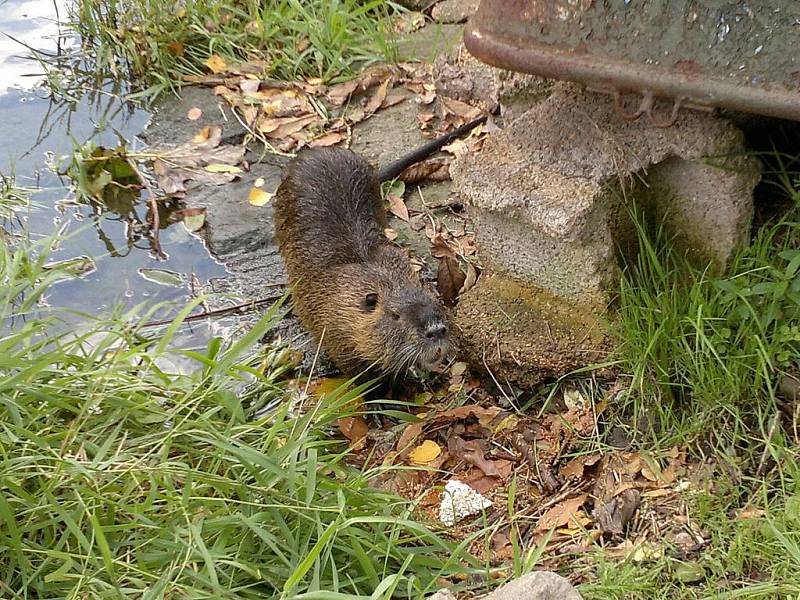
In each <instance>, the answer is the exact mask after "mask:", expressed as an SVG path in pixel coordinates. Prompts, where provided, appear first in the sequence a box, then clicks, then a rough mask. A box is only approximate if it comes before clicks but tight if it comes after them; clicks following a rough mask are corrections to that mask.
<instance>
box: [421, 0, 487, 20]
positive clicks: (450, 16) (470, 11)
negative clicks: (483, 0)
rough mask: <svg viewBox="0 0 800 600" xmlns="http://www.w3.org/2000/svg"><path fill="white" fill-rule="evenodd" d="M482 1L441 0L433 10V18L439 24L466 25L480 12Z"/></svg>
mask: <svg viewBox="0 0 800 600" xmlns="http://www.w3.org/2000/svg"><path fill="white" fill-rule="evenodd" d="M478 4H480V0H441V2H437V3H436V4H435V5H434V7H433V8H432V9H431V17H433V19H434V20H435V21H438V22H439V23H464V22H466V20H467V19H469V18H470V17H471V16H472V15H474V14H475V12H476V11H477V10H478Z"/></svg>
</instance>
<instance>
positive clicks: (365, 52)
mask: <svg viewBox="0 0 800 600" xmlns="http://www.w3.org/2000/svg"><path fill="white" fill-rule="evenodd" d="M397 10H398V7H397V5H395V4H394V3H392V2H389V1H388V0H372V1H368V2H364V1H359V0H337V1H335V2H329V1H328V0H310V1H307V0H304V1H302V2H301V1H299V0H269V1H267V2H257V1H255V0H246V1H244V2H230V1H229V0H211V1H209V2H206V1H195V0H189V1H187V2H180V3H174V2H163V1H156V2H152V1H149V0H134V1H132V2H127V1H126V2H121V1H118V0H103V1H100V2H98V1H96V0H78V2H76V3H75V4H74V6H73V7H72V9H71V12H70V25H71V27H72V28H73V29H74V30H75V31H76V32H77V33H78V34H79V35H80V36H81V39H82V40H83V49H84V51H85V52H86V53H87V54H88V55H89V56H92V57H93V59H94V61H95V63H96V66H97V68H98V69H99V70H100V72H103V73H107V74H111V75H116V76H117V77H119V76H120V75H122V76H124V77H126V78H128V77H130V78H132V79H133V80H134V81H138V82H140V83H139V85H140V87H141V92H142V94H143V95H145V96H148V97H153V96H156V95H158V94H160V93H162V92H164V91H166V90H172V89H175V87H176V86H177V85H179V84H180V82H181V77H182V76H183V75H198V74H203V73H208V72H209V68H208V66H207V65H206V62H207V61H208V59H209V57H211V56H212V55H218V56H220V57H221V58H222V59H223V60H225V61H226V62H227V63H228V64H235V63H239V62H253V63H256V64H258V66H259V72H263V74H265V75H269V76H272V77H276V78H281V79H298V78H306V77H317V78H321V79H322V80H325V81H328V80H331V79H335V78H337V77H340V76H343V75H348V74H351V73H352V72H353V70H354V69H355V68H363V67H364V66H366V65H369V64H371V63H373V62H375V61H377V60H391V59H392V58H393V56H394V54H395V50H396V49H395V43H394V37H393V30H392V23H391V17H392V16H393V15H394V14H395V13H396V12H397Z"/></svg>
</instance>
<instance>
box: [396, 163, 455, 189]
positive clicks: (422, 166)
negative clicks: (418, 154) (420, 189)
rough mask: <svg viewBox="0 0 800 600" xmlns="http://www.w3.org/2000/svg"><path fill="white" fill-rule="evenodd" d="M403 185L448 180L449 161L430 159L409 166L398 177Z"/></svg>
mask: <svg viewBox="0 0 800 600" xmlns="http://www.w3.org/2000/svg"><path fill="white" fill-rule="evenodd" d="M398 179H400V180H401V181H404V182H405V183H419V182H420V181H424V180H428V181H447V180H449V179H450V161H448V160H447V159H444V158H430V159H428V160H425V161H422V162H421V163H417V164H416V165H411V166H410V167H408V168H407V169H406V170H405V171H403V172H402V173H400V176H399V177H398Z"/></svg>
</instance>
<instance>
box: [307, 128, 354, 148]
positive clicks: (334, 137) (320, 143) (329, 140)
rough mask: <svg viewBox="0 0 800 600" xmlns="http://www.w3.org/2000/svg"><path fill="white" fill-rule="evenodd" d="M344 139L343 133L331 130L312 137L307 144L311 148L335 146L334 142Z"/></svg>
mask: <svg viewBox="0 0 800 600" xmlns="http://www.w3.org/2000/svg"><path fill="white" fill-rule="evenodd" d="M345 139H347V138H346V137H345V135H344V134H342V133H339V132H338V131H333V132H331V133H326V134H324V135H321V136H319V137H316V138H314V139H313V140H311V141H310V142H309V143H308V145H309V146H311V147H312V148H327V147H328V146H335V145H336V144H338V143H340V142H343V141H344V140H345Z"/></svg>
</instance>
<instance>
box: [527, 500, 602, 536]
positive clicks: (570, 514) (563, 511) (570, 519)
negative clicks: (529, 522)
mask: <svg viewBox="0 0 800 600" xmlns="http://www.w3.org/2000/svg"><path fill="white" fill-rule="evenodd" d="M588 498H589V495H588V494H581V495H579V496H575V497H574V498H569V499H567V500H564V501H563V502H559V503H558V504H556V505H555V506H553V507H551V508H550V509H549V510H548V511H547V512H546V513H544V514H543V515H542V516H541V518H540V519H539V523H538V525H537V526H536V529H537V530H538V531H547V530H549V529H553V528H555V527H564V526H565V525H574V520H575V519H576V518H577V517H578V515H579V510H580V508H581V506H583V503H584V502H586V500H587V499H588Z"/></svg>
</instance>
